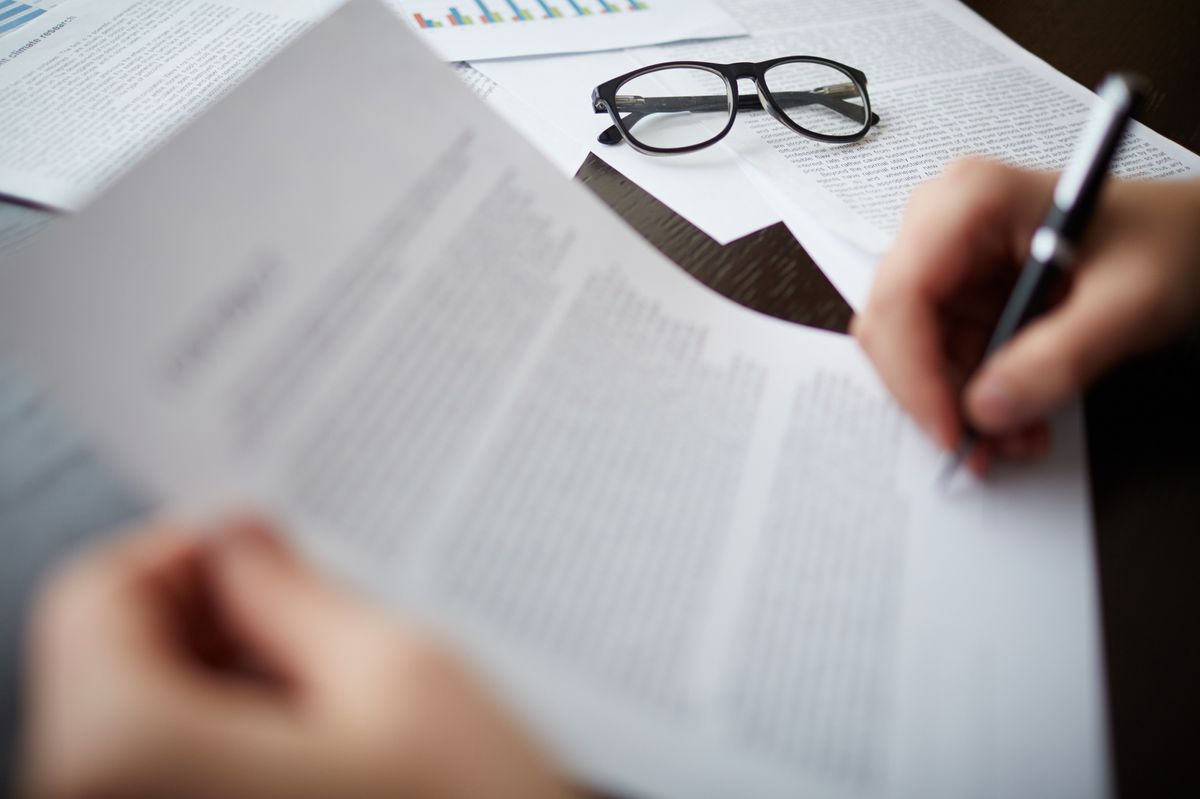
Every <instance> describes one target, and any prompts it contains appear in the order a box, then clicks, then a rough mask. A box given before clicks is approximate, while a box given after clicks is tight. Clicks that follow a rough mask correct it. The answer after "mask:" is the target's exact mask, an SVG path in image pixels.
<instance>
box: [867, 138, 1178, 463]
mask: <svg viewBox="0 0 1200 799" xmlns="http://www.w3.org/2000/svg"><path fill="white" fill-rule="evenodd" d="M1054 182H1055V176H1054V175H1052V174H1049V173H1037V172H1028V171H1024V170H1019V169H1015V168H1012V167H1007V166H1003V165H1000V164H996V163H989V162H985V161H960V162H957V163H955V164H952V165H951V166H950V167H949V168H948V169H947V170H946V172H945V173H944V174H943V175H942V176H940V177H939V178H937V179H935V180H933V181H930V182H929V183H926V184H925V185H923V186H921V187H919V188H918V189H917V190H916V191H914V192H913V195H912V197H911V198H910V200H909V203H908V207H907V209H906V212H905V217H904V223H903V225H902V227H901V230H900V233H899V234H898V236H897V238H896V243H895V245H894V246H893V247H892V249H891V251H890V252H888V254H887V255H886V256H885V257H884V259H883V261H882V262H881V264H880V268H879V274H878V277H877V278H876V281H875V285H874V287H873V289H872V292H871V296H870V298H869V300H868V302H867V306H866V308H865V309H864V310H863V313H862V314H861V315H860V316H858V317H857V318H856V319H855V320H854V322H853V324H852V327H851V330H852V332H853V334H854V335H855V336H856V337H857V338H858V340H859V342H860V343H861V345H862V347H863V349H864V350H865V351H866V353H867V355H868V356H869V357H870V358H871V360H872V361H873V362H874V363H875V366H876V368H877V369H878V370H879V374H880V376H881V377H882V379H883V381H884V383H885V384H886V385H887V387H888V389H889V390H890V391H891V392H892V394H893V395H894V396H895V397H896V399H897V400H898V401H899V402H900V404H901V405H902V406H903V407H904V408H905V409H906V410H907V411H908V412H909V413H911V414H912V416H913V417H914V418H915V419H916V420H917V422H918V423H919V424H921V426H922V427H924V429H925V430H926V431H927V432H928V433H929V435H930V436H931V437H933V439H934V440H935V441H936V442H937V443H938V445H939V446H941V447H943V448H945V449H951V448H953V447H954V446H956V444H957V442H958V441H959V439H960V437H961V436H962V434H963V429H964V424H963V420H964V418H965V419H966V420H969V422H970V423H971V425H973V426H974V427H975V428H976V429H977V430H978V431H980V432H981V433H982V434H984V436H985V439H984V442H983V445H982V446H980V447H978V448H977V451H976V452H975V453H974V455H973V457H972V463H971V466H972V468H974V469H975V470H976V471H978V472H982V471H984V470H985V468H986V465H987V462H988V460H989V458H990V456H991V455H992V454H999V455H1002V456H1007V457H1026V456H1035V455H1039V454H1042V453H1043V452H1045V451H1046V450H1047V449H1048V448H1049V443H1050V440H1049V428H1048V427H1047V425H1046V417H1047V415H1048V414H1049V413H1050V412H1052V411H1053V410H1055V409H1056V408H1058V407H1059V406H1061V405H1063V404H1064V403H1066V402H1067V401H1068V400H1069V399H1070V398H1071V397H1073V396H1075V395H1076V394H1078V393H1079V392H1081V391H1082V390H1083V389H1084V388H1086V387H1087V386H1088V385H1089V384H1090V383H1091V382H1092V381H1094V380H1095V379H1096V378H1097V377H1098V376H1100V375H1101V374H1102V373H1103V372H1104V371H1106V370H1107V369H1109V368H1110V367H1112V366H1113V365H1114V364H1116V363H1117V362H1118V361H1120V360H1122V359H1123V358H1126V357H1128V356H1130V355H1133V354H1136V353H1138V352H1141V351H1145V350H1148V349H1150V348H1152V347H1155V346H1157V345H1160V344H1163V343H1165V342H1166V341H1167V340H1169V339H1171V338H1172V337H1174V336H1176V335H1179V334H1180V333H1182V332H1184V331H1185V330H1186V329H1187V328H1188V327H1189V326H1190V325H1191V324H1193V323H1194V322H1195V321H1196V319H1197V316H1198V314H1200V181H1191V182H1158V183H1148V182H1127V181H1111V182H1109V183H1108V184H1107V185H1106V187H1105V189H1104V192H1103V194H1102V195H1101V198H1100V203H1099V205H1098V207H1097V209H1096V215H1095V217H1094V218H1093V220H1092V224H1091V225H1090V227H1089V229H1088V232H1087V234H1086V236H1085V239H1084V241H1083V242H1082V246H1081V249H1080V253H1079V258H1078V268H1077V270H1076V272H1075V274H1074V277H1073V278H1072V280H1071V284H1070V286H1069V288H1068V290H1067V291H1066V293H1065V296H1064V297H1063V298H1062V300H1061V302H1060V303H1059V304H1057V305H1056V306H1054V307H1053V308H1052V309H1051V310H1049V311H1048V312H1047V313H1046V314H1045V315H1043V316H1041V317H1039V318H1037V319H1035V320H1034V321H1032V322H1030V323H1029V324H1028V325H1027V326H1026V327H1025V328H1023V329H1022V330H1021V331H1020V333H1019V334H1018V335H1017V336H1016V337H1014V338H1013V340H1012V341H1010V342H1009V343H1008V344H1007V345H1006V346H1005V347H1003V348H1002V349H1000V350H999V351H998V352H996V353H995V354H994V355H993V356H992V357H990V358H989V359H988V360H987V361H986V363H984V364H982V365H979V364H978V362H979V358H980V357H981V355H982V353H983V350H984V348H985V347H986V345H987V341H988V339H989V337H990V336H991V332H992V328H993V326H994V325H995V322H996V319H997V317H998V316H999V313H1000V309H1001V308H1002V307H1003V304H1004V302H1005V300H1006V299H1007V297H1008V292H1009V290H1010V288H1011V286H1012V283H1013V281H1014V280H1015V278H1016V275H1017V274H1018V272H1019V270H1020V268H1021V266H1022V265H1023V264H1024V261H1025V258H1026V256H1027V255H1028V252H1029V242H1030V238H1031V237H1032V235H1033V232H1034V230H1036V228H1037V226H1038V225H1039V224H1040V223H1041V221H1042V218H1043V216H1044V214H1045V212H1046V209H1047V208H1048V207H1049V202H1050V196H1051V194H1052V193H1053V189H1054ZM977 366H978V371H974V373H973V370H975V369H976V367H977Z"/></svg>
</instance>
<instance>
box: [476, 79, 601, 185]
mask: <svg viewBox="0 0 1200 799" xmlns="http://www.w3.org/2000/svg"><path fill="white" fill-rule="evenodd" d="M454 69H455V71H456V72H457V73H458V76H459V77H460V78H461V79H462V80H463V82H464V83H466V84H467V86H468V87H470V89H471V91H473V92H475V96H476V97H479V98H481V99H483V100H486V101H487V104H488V105H490V106H491V107H492V109H493V110H495V111H496V113H498V114H499V115H500V116H502V117H504V119H505V120H506V121H507V122H508V123H509V124H510V125H512V126H513V127H514V128H516V129H517V130H518V131H519V132H520V133H521V135H523V136H524V137H525V138H526V139H528V140H529V142H530V143H531V144H533V146H534V147H537V148H538V150H539V151H540V152H541V153H542V155H544V156H546V157H547V158H548V159H550V161H551V162H552V163H553V164H554V165H555V166H557V167H558V168H559V169H561V170H562V171H563V173H564V174H566V175H567V176H568V177H572V176H574V175H575V173H576V172H578V171H579V167H580V166H582V164H583V161H584V159H585V158H587V153H588V148H587V146H586V145H583V144H581V143H580V142H579V141H577V140H576V139H574V138H572V137H570V136H567V135H566V134H564V133H563V132H562V131H561V130H560V129H559V127H558V126H557V125H555V124H554V123H552V122H550V121H549V120H547V119H546V117H545V116H544V114H543V112H542V111H540V110H538V108H537V107H536V106H532V105H530V104H529V103H526V102H524V101H523V100H521V99H520V98H518V97H517V96H516V95H515V94H513V93H512V92H510V91H509V90H508V89H505V88H504V87H503V86H501V85H500V84H498V83H496V81H494V80H492V79H491V78H489V77H488V76H487V75H485V74H483V73H482V72H480V71H479V70H477V69H475V68H474V67H472V66H471V65H470V64H467V63H465V62H460V63H458V64H455V65H454Z"/></svg>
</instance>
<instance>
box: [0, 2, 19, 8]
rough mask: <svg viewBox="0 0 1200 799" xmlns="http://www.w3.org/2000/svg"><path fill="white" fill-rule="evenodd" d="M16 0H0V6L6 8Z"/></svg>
mask: <svg viewBox="0 0 1200 799" xmlns="http://www.w3.org/2000/svg"><path fill="white" fill-rule="evenodd" d="M16 1H17V0H0V8H4V7H5V6H11V5H12V4H13V3H15V2H16Z"/></svg>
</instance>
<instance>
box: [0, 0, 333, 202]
mask: <svg viewBox="0 0 1200 799" xmlns="http://www.w3.org/2000/svg"><path fill="white" fill-rule="evenodd" d="M332 5H333V1H332V0H203V2H195V1H194V0H153V2H152V1H151V0H91V1H90V2H87V3H75V2H68V3H63V4H61V5H60V6H59V7H57V8H55V9H54V10H52V11H50V12H48V13H46V14H44V15H42V16H41V17H39V18H38V19H36V20H34V21H33V22H31V23H30V24H29V25H28V26H27V27H26V28H24V29H23V32H22V34H21V36H19V37H16V38H12V37H9V38H6V39H4V40H3V41H2V42H0V141H2V142H3V143H4V146H3V147H0V193H3V194H7V195H9V196H14V197H20V198H22V199H25V200H29V201H31V202H35V203H39V204H41V205H45V206H48V207H52V208H59V209H66V210H71V209H77V208H80V207H82V205H83V204H84V202H86V200H87V199H89V198H90V197H91V196H93V195H94V194H95V193H96V192H97V191H98V190H99V189H100V188H101V187H103V186H104V185H105V184H106V183H108V182H109V181H110V180H112V179H113V178H114V177H115V176H116V175H118V174H119V173H120V172H121V171H122V170H123V169H125V168H126V167H127V166H129V165H130V164H132V163H133V162H134V161H136V160H137V159H138V158H139V157H141V156H142V155H144V154H145V153H146V152H148V151H149V150H150V149H152V148H153V147H155V146H157V145H158V144H159V143H160V142H161V141H162V140H163V139H164V138H165V137H167V136H168V135H170V134H171V133H173V132H174V131H175V130H177V129H178V128H179V127H180V126H181V125H182V124H184V123H185V122H187V121H188V120H190V119H192V118H193V117H195V116H196V115H197V114H198V113H199V112H200V111H202V110H203V109H204V108H206V107H207V106H208V105H209V104H210V103H211V102H212V101H213V100H215V99H216V98H217V97H219V96H220V95H221V94H222V93H223V92H225V91H227V90H228V89H229V88H230V87H232V86H233V85H235V84H236V83H237V82H238V81H239V80H240V79H242V78H243V77H244V76H245V75H246V74H248V73H249V72H250V71H251V70H253V68H254V67H255V66H256V65H257V64H260V63H262V62H263V61H265V60H266V59H267V58H269V57H270V56H271V54H272V53H274V52H275V51H276V50H278V49H279V48H280V47H281V46H282V45H283V44H284V43H285V42H287V41H288V40H289V39H290V38H291V37H292V36H294V35H296V34H297V33H298V32H299V31H300V30H302V29H303V28H304V27H305V25H307V24H308V23H309V22H310V21H311V20H313V19H315V18H316V17H318V16H319V15H320V13H322V12H323V11H327V10H328V9H329V8H331V7H332Z"/></svg>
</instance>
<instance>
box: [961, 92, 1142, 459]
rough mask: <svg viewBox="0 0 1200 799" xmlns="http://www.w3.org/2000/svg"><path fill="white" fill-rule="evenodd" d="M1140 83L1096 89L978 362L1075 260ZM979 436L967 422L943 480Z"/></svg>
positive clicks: (1033, 311)
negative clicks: (1096, 101)
mask: <svg viewBox="0 0 1200 799" xmlns="http://www.w3.org/2000/svg"><path fill="white" fill-rule="evenodd" d="M1141 83H1142V82H1141V80H1140V79H1139V78H1137V77H1135V76H1132V75H1123V74H1114V75H1109V76H1108V77H1106V78H1105V79H1104V81H1103V82H1102V83H1101V84H1100V88H1099V89H1097V90H1096V93H1097V94H1098V95H1099V96H1100V103H1099V104H1098V105H1097V106H1096V108H1095V110H1094V111H1093V112H1092V116H1091V118H1090V119H1089V120H1088V123H1087V126H1086V127H1085V128H1084V130H1083V134H1082V136H1081V137H1080V140H1079V144H1078V145H1076V149H1075V153H1074V154H1073V155H1072V157H1071V160H1070V161H1069V162H1068V163H1067V167H1066V169H1064V170H1063V172H1062V174H1061V175H1060V176H1059V178H1058V182H1057V183H1056V184H1055V186H1054V197H1053V200H1052V202H1051V205H1050V210H1049V212H1048V213H1047V214H1046V218H1045V220H1044V221H1043V222H1042V224H1041V226H1040V227H1038V229H1037V231H1036V232H1035V233H1034V234H1033V239H1032V240H1031V241H1030V243H1029V258H1028V259H1026V261H1025V265H1024V266H1023V267H1022V268H1021V274H1020V275H1019V276H1018V277H1017V282H1016V285H1015V286H1013V290H1012V293H1011V294H1009V297H1008V301H1007V302H1006V303H1005V305H1004V310H1003V311H1002V312H1001V313H1000V318H999V320H998V321H997V322H996V327H995V329H994V330H993V331H992V337H991V338H990V339H989V340H988V345H987V349H985V350H984V353H983V358H982V359H981V360H980V363H982V362H983V361H986V360H987V359H988V358H990V357H991V356H992V355H993V354H994V353H995V352H996V351H997V350H999V349H1000V348H1001V347H1003V346H1004V345H1005V344H1006V343H1008V341H1009V340H1010V339H1011V338H1012V337H1013V336H1015V335H1016V334H1017V331H1018V330H1020V329H1021V328H1022V327H1023V326H1024V325H1025V323H1026V322H1028V321H1030V320H1031V319H1033V318H1034V317H1035V316H1038V315H1039V314H1040V313H1042V311H1044V310H1045V309H1046V303H1047V300H1048V299H1049V297H1050V295H1051V292H1052V289H1053V288H1054V287H1055V286H1056V285H1058V283H1059V281H1060V279H1061V278H1062V276H1064V275H1065V274H1067V273H1068V272H1069V271H1070V270H1071V268H1072V267H1073V266H1074V261H1075V250H1076V247H1077V245H1078V244H1079V240H1080V239H1081V238H1082V237H1083V232H1084V230H1085V229H1086V228H1087V225H1088V222H1089V221H1090V220H1091V217H1092V212H1093V210H1094V209H1095V207H1096V200H1097V199H1098V198H1099V196H1100V187H1101V186H1103V185H1104V178H1105V177H1106V176H1107V174H1108V168H1109V164H1110V163H1111V162H1112V159H1113V156H1114V155H1115V154H1116V152H1117V146H1118V145H1119V144H1120V143H1121V137H1122V136H1123V135H1124V133H1125V128H1126V127H1127V126H1128V124H1129V119H1130V117H1131V116H1132V114H1133V112H1134V110H1135V109H1136V107H1137V105H1138V103H1139V101H1140V100H1141V97H1142V90H1141ZM978 440H979V433H978V432H977V431H976V430H974V429H973V428H971V426H970V424H969V423H968V426H967V429H966V432H965V433H964V434H963V439H962V441H961V442H959V445H958V449H957V450H956V451H955V453H954V455H953V456H952V457H951V459H950V460H949V461H948V462H947V464H946V468H945V470H944V471H943V472H942V482H943V483H944V482H945V481H946V480H948V479H949V478H950V477H951V476H952V475H953V474H954V473H955V472H956V471H957V470H958V467H959V466H960V465H961V464H962V463H963V461H965V460H966V458H967V456H968V455H970V454H971V450H972V449H974V447H975V444H976V443H977V442H978Z"/></svg>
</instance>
